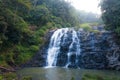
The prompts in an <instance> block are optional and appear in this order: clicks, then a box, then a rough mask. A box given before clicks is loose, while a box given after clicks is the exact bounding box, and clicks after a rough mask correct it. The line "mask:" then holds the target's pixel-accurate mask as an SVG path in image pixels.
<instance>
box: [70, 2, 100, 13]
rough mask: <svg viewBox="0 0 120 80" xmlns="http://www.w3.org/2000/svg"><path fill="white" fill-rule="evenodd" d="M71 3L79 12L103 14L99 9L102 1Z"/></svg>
mask: <svg viewBox="0 0 120 80" xmlns="http://www.w3.org/2000/svg"><path fill="white" fill-rule="evenodd" d="M69 1H70V2H71V3H72V5H73V6H74V7H75V8H76V9H78V10H84V11H86V12H93V13H97V14H101V11H100V8H98V4H99V1H100V0H69Z"/></svg>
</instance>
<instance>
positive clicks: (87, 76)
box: [82, 73, 120, 80]
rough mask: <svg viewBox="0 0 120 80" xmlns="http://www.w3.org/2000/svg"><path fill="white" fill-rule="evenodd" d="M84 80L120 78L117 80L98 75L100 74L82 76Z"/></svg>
mask: <svg viewBox="0 0 120 80" xmlns="http://www.w3.org/2000/svg"><path fill="white" fill-rule="evenodd" d="M82 80H120V78H117V77H115V76H110V77H108V76H102V75H98V74H90V73H89V74H88V73H86V74H84V75H83V76H82Z"/></svg>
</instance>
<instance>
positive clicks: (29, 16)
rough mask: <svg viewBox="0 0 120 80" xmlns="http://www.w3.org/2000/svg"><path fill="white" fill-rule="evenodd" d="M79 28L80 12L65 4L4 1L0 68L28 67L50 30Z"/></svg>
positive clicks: (1, 0)
mask: <svg viewBox="0 0 120 80" xmlns="http://www.w3.org/2000/svg"><path fill="white" fill-rule="evenodd" d="M13 3H14V4H13ZM73 12H74V13H73ZM78 24H79V21H78V17H77V12H76V10H75V9H74V8H73V7H72V6H71V5H70V4H69V2H66V1H64V0H57V1H56V0H0V66H4V67H7V66H8V65H11V66H17V65H20V64H22V63H25V62H26V61H28V60H29V59H30V58H31V57H32V56H33V55H34V53H36V52H37V51H38V50H39V47H40V46H41V45H42V44H44V42H45V40H43V39H44V38H43V36H44V35H45V33H46V32H47V31H48V30H50V29H53V28H60V27H71V26H75V25H78Z"/></svg>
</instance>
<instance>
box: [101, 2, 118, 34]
mask: <svg viewBox="0 0 120 80" xmlns="http://www.w3.org/2000/svg"><path fill="white" fill-rule="evenodd" d="M101 9H102V18H103V21H104V23H105V25H106V29H107V30H111V31H113V32H115V33H117V34H118V35H119V36H120V0H101Z"/></svg>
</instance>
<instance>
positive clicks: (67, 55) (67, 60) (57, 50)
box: [46, 28, 80, 67]
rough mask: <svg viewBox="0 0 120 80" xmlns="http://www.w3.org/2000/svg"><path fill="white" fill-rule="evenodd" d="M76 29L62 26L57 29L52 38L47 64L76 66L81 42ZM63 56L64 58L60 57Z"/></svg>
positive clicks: (50, 65) (49, 65)
mask: <svg viewBox="0 0 120 80" xmlns="http://www.w3.org/2000/svg"><path fill="white" fill-rule="evenodd" d="M79 42H80V41H79V39H78V36H77V32H76V31H75V30H74V29H69V28H62V29H58V30H56V31H55V32H54V33H53V35H52V37H51V40H50V44H49V48H48V52H47V53H48V55H47V61H46V62H47V66H48V67H52V66H59V65H61V64H62V66H65V67H69V66H76V67H77V63H78V56H79V55H80V43H79ZM60 58H62V59H60Z"/></svg>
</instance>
